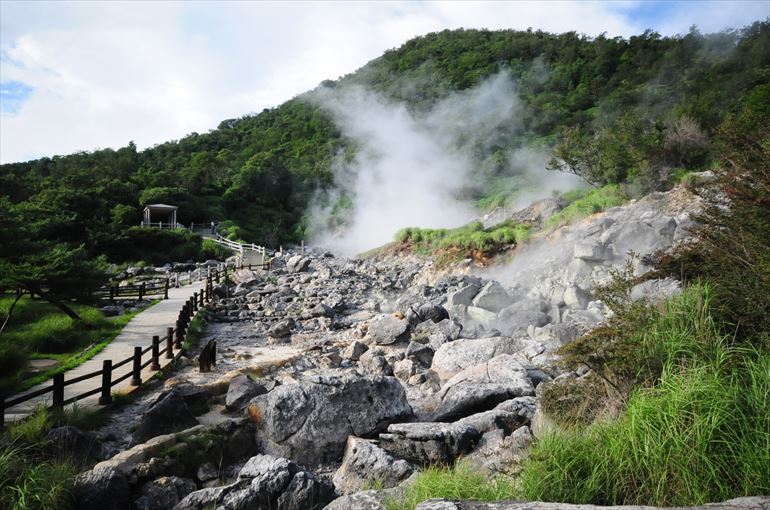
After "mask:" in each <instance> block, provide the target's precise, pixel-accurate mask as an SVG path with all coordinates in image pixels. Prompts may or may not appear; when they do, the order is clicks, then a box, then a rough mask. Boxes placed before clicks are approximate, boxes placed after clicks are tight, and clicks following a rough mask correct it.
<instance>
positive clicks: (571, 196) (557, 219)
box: [545, 184, 628, 229]
mask: <svg viewBox="0 0 770 510" xmlns="http://www.w3.org/2000/svg"><path fill="white" fill-rule="evenodd" d="M562 198H563V199H565V200H566V201H567V202H568V204H567V206H566V207H564V209H562V210H561V211H559V212H557V213H556V214H554V215H553V216H551V217H550V218H548V220H547V221H546V222H545V228H546V229H552V228H556V227H558V226H561V225H569V224H570V223H574V222H576V221H578V220H580V219H582V218H585V217H587V216H590V215H592V214H596V213H598V212H602V211H605V210H607V209H609V208H611V207H617V206H619V205H622V204H624V203H625V202H626V200H628V198H627V197H626V195H625V193H623V191H622V190H621V188H620V186H618V185H616V184H608V185H606V186H602V187H601V188H594V189H581V190H575V191H571V192H568V193H565V194H564V195H562Z"/></svg>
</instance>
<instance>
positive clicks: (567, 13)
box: [0, 0, 770, 162]
mask: <svg viewBox="0 0 770 510" xmlns="http://www.w3.org/2000/svg"><path fill="white" fill-rule="evenodd" d="M769 16H770V1H768V0H757V1H749V0H747V1H738V0H734V1H713V2H697V1H684V2H661V1H649V2H645V1H613V2H579V1H566V0H565V1H549V2H526V1H518V2H461V1H456V2H409V1H390V2H363V1H356V2H344V1H336V2H246V1H238V2H205V1H200V2H177V1H163V2H160V1H156V2H120V1H104V2H90V1H77V2H66V1H56V2H46V1H36V2H27V1H15V0H2V1H1V2H0V100H1V102H2V104H1V108H0V110H1V111H0V162H11V161H20V160H25V159H30V158H35V157H40V156H44V155H48V156H50V155H54V154H65V153H71V152H76V151H81V150H93V149H96V148H105V147H120V146H124V145H125V144H127V143H128V142H129V141H130V140H134V141H135V142H136V143H137V145H138V146H139V147H140V148H143V147H147V146H151V145H154V144H156V143H161V142H164V141H167V140H171V139H178V138H180V137H182V136H184V135H186V134H188V133H190V132H193V131H197V132H205V131H207V130H209V129H212V128H214V127H216V125H217V124H218V123H219V122H220V121H221V120H223V119H226V118H232V117H237V116H241V115H244V114H247V113H250V112H258V111H261V110H262V109H263V108H266V107H272V106H276V105H278V104H280V103H281V102H283V101H285V100H287V99H290V98H291V97H293V96H295V95H297V94H299V93H301V92H303V91H305V90H308V89H311V88H313V87H315V86H316V85H317V84H318V83H320V82H321V81H322V80H324V79H329V78H331V79H334V78H337V77H339V76H341V75H344V74H347V73H349V72H352V71H354V70H355V69H357V68H359V67H361V66H362V65H364V64H365V63H366V62H367V61H369V60H371V59H373V58H376V57H377V56H379V55H380V54H381V53H382V52H383V51H385V50H387V49H389V48H393V47H397V46H399V45H401V44H402V43H404V42H405V41H406V40H408V39H409V38H411V37H414V36H416V35H420V34H424V33H427V32H432V31H437V30H443V29H444V28H450V29H451V28H459V27H465V28H490V29H503V28H514V29H526V28H529V27H532V28H535V29H543V30H547V31H551V32H563V31H568V30H574V31H577V32H581V33H585V34H588V35H597V34H599V33H603V32H606V33H607V34H608V35H609V36H616V35H619V36H624V37H628V36H630V35H633V34H637V33H641V32H643V31H644V30H645V29H646V28H652V29H653V30H656V31H658V32H660V33H662V34H664V35H673V34H678V33H686V32H687V31H688V29H689V27H690V26H691V25H697V26H698V27H699V29H700V31H701V32H704V33H707V32H713V31H717V30H720V29H723V28H726V27H742V26H745V25H747V24H749V23H751V22H752V21H756V20H763V19H767V18H768V17H769Z"/></svg>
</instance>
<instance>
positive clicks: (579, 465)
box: [520, 348, 770, 506]
mask: <svg viewBox="0 0 770 510" xmlns="http://www.w3.org/2000/svg"><path fill="white" fill-rule="evenodd" d="M718 353H719V354H720V355H721V356H722V361H721V362H711V363H698V364H694V365H693V366H690V367H687V368H682V367H681V366H680V365H678V364H676V363H669V364H667V365H666V369H665V370H664V372H663V375H662V377H661V380H660V383H659V385H658V386H656V387H655V388H651V389H646V390H640V391H638V392H636V393H635V394H634V395H633V397H632V398H631V400H630V401H629V403H628V407H627V409H626V411H625V412H624V414H623V415H622V416H621V417H620V418H619V419H618V420H616V421H609V422H596V423H594V424H593V425H591V426H590V427H588V428H587V429H585V430H570V431H559V432H556V433H554V434H552V435H549V436H546V437H544V438H543V439H541V440H539V441H538V442H537V443H536V444H535V445H534V447H533V449H532V452H531V455H530V458H529V460H528V461H527V462H526V463H525V465H524V469H523V471H522V474H521V478H520V483H521V489H522V492H523V495H524V496H525V497H526V498H527V499H536V500H545V501H557V502H570V503H593V504H601V505H620V504H646V505H661V506H688V505H696V504H702V503H706V502H710V501H723V500H726V499H730V498H733V497H737V496H742V495H757V494H767V493H768V491H770V470H769V469H768V466H770V413H768V409H770V407H769V406H770V400H769V399H770V397H768V396H769V395H770V356H768V355H767V354H758V353H745V352H744V353H736V352H729V351H728V350H726V349H724V348H722V349H719V350H718ZM742 358H745V359H742Z"/></svg>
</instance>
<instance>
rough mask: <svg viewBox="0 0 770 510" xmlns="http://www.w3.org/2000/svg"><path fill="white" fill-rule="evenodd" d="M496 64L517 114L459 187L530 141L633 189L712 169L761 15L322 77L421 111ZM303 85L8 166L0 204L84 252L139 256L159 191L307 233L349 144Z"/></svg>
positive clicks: (238, 227)
mask: <svg viewBox="0 0 770 510" xmlns="http://www.w3.org/2000/svg"><path fill="white" fill-rule="evenodd" d="M501 70H505V71H507V72H508V73H510V75H511V77H512V78H513V79H514V80H515V82H516V83H517V87H518V90H517V92H516V93H517V94H518V95H519V96H520V99H521V101H522V102H523V103H524V104H525V105H526V107H525V108H524V109H523V110H522V112H523V113H521V116H520V118H517V119H516V129H510V130H507V131H506V130H504V129H503V130H502V131H501V132H500V133H497V134H496V136H495V137H494V140H493V143H485V144H483V146H481V145H480V146H479V147H478V148H477V150H475V151H474V157H475V159H476V161H475V163H477V168H478V170H477V171H478V181H479V183H483V185H481V186H479V188H478V189H476V190H475V191H474V192H473V193H475V195H474V196H470V197H468V198H469V199H473V200H476V201H477V203H481V204H485V205H487V206H489V205H495V204H498V203H501V202H504V201H505V195H506V193H510V192H511V191H512V189H511V186H507V185H506V182H507V181H509V180H510V178H511V177H512V176H511V175H510V169H509V168H506V165H505V164H503V162H504V161H505V160H506V157H507V155H508V154H510V153H511V152H512V151H514V150H515V149H517V148H520V147H523V146H532V145H535V146H539V147H545V148H547V149H548V150H553V154H554V156H555V157H554V158H553V159H552V161H551V165H550V166H551V167H552V169H559V170H563V171H568V172H573V173H577V174H579V175H581V176H583V177H584V179H585V180H586V181H588V182H590V183H592V184H607V183H624V184H625V185H627V186H628V187H629V189H630V190H631V191H632V192H633V193H643V192H646V191H648V190H651V189H656V188H661V187H665V186H666V185H667V184H669V183H670V182H671V181H672V179H673V178H675V177H676V176H677V175H679V174H681V173H682V172H685V171H687V170H692V169H700V168H706V167H707V166H708V165H709V163H710V161H711V160H712V159H714V158H715V154H713V149H712V147H714V146H715V145H714V144H713V143H711V142H712V137H713V135H714V133H716V132H717V128H718V127H719V125H720V123H721V122H722V121H723V118H724V117H725V115H726V114H728V113H729V112H731V111H734V110H737V109H738V108H739V106H740V105H742V104H743V103H745V102H746V101H754V102H756V103H761V102H763V101H767V98H768V83H770V23H768V22H758V23H755V24H753V25H752V26H749V27H746V28H744V29H742V30H730V31H725V32H720V33H716V34H710V35H703V34H701V33H699V32H698V31H697V30H696V29H692V30H691V31H690V32H689V33H687V34H685V35H681V36H676V37H662V36H661V35H660V34H658V33H656V32H653V31H647V32H645V33H643V34H641V35H638V36H633V37H630V38H628V39H624V38H620V37H615V38H608V37H606V36H604V35H601V36H598V37H587V36H583V35H580V34H577V33H574V32H570V33H565V34H558V35H557V34H550V33H547V32H542V31H533V30H528V31H513V30H503V31H488V30H453V31H449V30H445V31H442V32H439V33H432V34H428V35H426V36H422V37H417V38H415V39H412V40H410V41H408V42H407V43H405V44H404V45H403V46H401V47H400V48H397V49H393V50H390V51H388V52H386V53H385V54H384V55H382V56H381V57H379V58H377V59H375V60H373V61H371V62H370V63H368V64H367V65H366V66H364V67H363V68H361V69H359V70H358V71H356V72H355V73H352V74H350V75H348V76H345V77H343V78H341V79H339V80H337V81H327V82H324V83H322V84H321V85H320V87H325V88H335V87H343V86H345V85H348V84H358V85H362V86H365V87H366V88H367V89H369V90H373V91H376V92H378V93H380V94H382V95H384V96H385V97H387V98H389V99H392V100H398V101H401V102H404V103H405V104H407V105H408V108H409V109H411V110H412V111H413V112H420V111H422V110H426V109H429V108H430V107H431V105H433V104H435V103H436V102H437V101H439V100H441V99H442V98H445V97H447V96H448V95H450V94H451V93H453V92H455V91H462V90H466V89H468V88H470V87H473V86H475V85H477V84H479V83H480V82H482V81H483V80H484V79H485V78H488V77H490V76H492V75H494V74H495V73H498V72H500V71H501ZM312 94H313V92H312V91H311V92H309V93H307V94H304V95H302V96H299V97H296V98H294V99H292V100H290V101H287V102H286V103H284V104H282V105H280V106H279V107H277V108H274V109H269V110H263V111H262V112H260V113H257V114H250V115H246V116H244V117H241V118H238V119H229V120H225V121H223V122H221V123H220V125H219V126H218V127H217V128H216V129H212V130H211V131H209V132H208V133H202V134H200V133H191V134H190V135H188V136H186V137H184V138H182V139H181V140H178V141H170V142H167V143H162V144H159V145H156V146H154V147H151V148H148V149H146V150H142V151H139V150H137V147H136V146H135V145H134V144H133V143H129V144H128V145H127V146H126V147H123V148H120V149H118V150H112V149H106V150H98V151H94V152H83V153H78V154H72V155H67V156H54V157H51V158H42V159H39V160H35V161H29V162H23V163H13V164H6V165H3V166H1V167H0V215H1V216H3V217H4V218H6V219H9V218H17V219H21V218H24V217H28V218H35V221H34V222H31V223H29V224H27V225H24V226H23V228H22V227H18V228H16V230H19V232H16V233H15V235H17V236H18V235H22V236H25V237H26V238H27V239H29V240H34V238H35V237H36V236H37V237H39V238H41V239H45V241H46V243H47V246H48V248H51V247H56V246H67V247H76V246H80V245H83V247H84V248H83V251H84V253H83V255H85V256H87V257H89V256H90V257H95V256H98V255H104V256H106V258H107V259H109V260H112V261H125V260H132V259H138V258H141V257H142V254H141V253H138V251H137V250H136V249H135V247H136V246H140V245H142V244H143V243H144V244H145V245H146V244H148V243H146V240H143V238H144V237H146V236H148V235H156V234H151V233H149V232H147V231H146V230H145V231H143V230H142V229H139V228H137V227H136V225H137V223H138V221H139V219H140V218H141V209H142V207H143V206H144V205H145V204H148V203H156V202H165V203H173V204H175V205H178V206H179V208H180V218H179V220H180V221H181V222H183V223H186V224H189V223H190V222H196V223H208V222H209V221H211V220H212V219H217V220H219V221H221V224H222V230H223V231H224V232H225V233H227V234H228V235H229V236H231V237H233V238H241V239H244V240H247V241H249V242H258V243H264V244H267V245H271V246H276V245H277V244H279V243H281V242H290V241H297V240H299V239H300V238H302V237H304V236H305V235H306V232H305V231H304V229H305V228H306V227H305V225H306V221H305V219H306V218H305V217H304V215H305V213H306V207H307V204H308V203H309V201H310V198H311V197H312V196H313V194H314V193H315V192H316V190H318V189H323V188H328V187H331V186H333V185H334V180H333V175H332V172H331V164H332V161H333V160H334V158H335V157H338V156H339V155H340V154H350V153H353V152H355V150H356V147H355V144H353V143H352V142H351V141H350V140H348V139H346V138H345V136H344V135H343V133H341V131H340V130H339V129H338V128H337V127H336V126H335V125H334V123H333V121H332V120H331V117H330V116H329V114H328V113H327V112H325V111H324V109H323V108H322V106H320V105H319V103H318V102H315V101H312V100H308V98H309V97H310V95H312ZM3 228H4V229H6V228H10V226H9V225H8V224H6V225H3ZM4 237H7V236H4ZM20 250H21V252H24V249H21V248H20ZM4 251H7V250H4ZM5 255H8V256H11V255H12V254H11V253H10V252H9V253H5V254H4V256H5Z"/></svg>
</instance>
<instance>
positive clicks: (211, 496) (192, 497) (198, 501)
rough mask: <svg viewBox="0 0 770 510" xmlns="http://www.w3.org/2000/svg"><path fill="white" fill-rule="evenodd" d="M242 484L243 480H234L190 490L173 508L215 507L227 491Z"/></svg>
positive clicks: (176, 509)
mask: <svg viewBox="0 0 770 510" xmlns="http://www.w3.org/2000/svg"><path fill="white" fill-rule="evenodd" d="M244 485H245V484H244V483H243V482H236V483H234V484H230V485H223V486H221V487H209V488H205V489H200V490H197V491H194V492H191V493H190V494H188V495H187V496H185V497H184V498H183V499H182V501H180V502H179V503H177V505H176V506H174V507H173V510H208V509H209V508H216V507H217V506H219V504H220V503H222V500H223V499H224V498H225V495H226V494H227V493H228V492H231V491H233V490H236V489H239V488H241V487H242V486H244Z"/></svg>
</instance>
